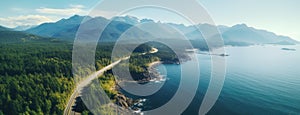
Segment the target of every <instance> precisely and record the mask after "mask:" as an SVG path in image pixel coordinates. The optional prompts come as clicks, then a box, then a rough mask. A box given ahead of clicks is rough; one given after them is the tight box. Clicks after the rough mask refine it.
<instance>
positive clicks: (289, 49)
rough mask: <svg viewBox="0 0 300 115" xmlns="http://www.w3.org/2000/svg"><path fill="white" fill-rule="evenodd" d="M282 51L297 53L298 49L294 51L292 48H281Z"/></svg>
mask: <svg viewBox="0 0 300 115" xmlns="http://www.w3.org/2000/svg"><path fill="white" fill-rule="evenodd" d="M281 50H286V51H296V49H292V48H281Z"/></svg>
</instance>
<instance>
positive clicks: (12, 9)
mask: <svg viewBox="0 0 300 115" xmlns="http://www.w3.org/2000/svg"><path fill="white" fill-rule="evenodd" d="M101 1H102V0H47V1H46V0H7V1H5V2H4V1H2V2H1V4H0V7H1V10H0V25H2V26H6V27H10V28H13V27H16V26H22V25H38V24H41V23H44V22H55V21H58V20H60V19H62V18H68V17H70V16H72V15H74V14H79V15H87V14H89V12H90V11H92V10H93V9H94V8H95V7H96V6H97V5H98V4H99V3H100V2H101ZM123 1H124V0H123ZM178 1H179V0H172V3H174V4H176V3H178V5H182V6H184V4H179V3H180V2H178ZM185 1H186V2H188V0H185ZM170 2H171V1H170ZM198 2H199V3H200V4H201V5H202V6H203V7H204V8H205V9H206V10H207V12H208V13H209V14H210V16H211V17H212V19H213V20H214V22H215V24H216V25H226V26H233V25H235V24H241V23H244V24H247V25H248V26H250V27H255V28H257V29H264V30H268V31H271V32H274V33H276V34H279V35H286V36H290V37H292V38H294V39H296V40H299V41H300V15H299V11H300V7H299V6H300V0H222V1H221V0H198ZM118 5H119V4H118V3H116V5H115V6H108V7H112V9H113V7H117V6H118ZM98 12H99V15H100V16H103V17H106V18H111V17H113V15H112V14H113V13H114V12H115V11H113V10H103V11H98ZM157 12H160V13H159V15H158V13H157ZM192 13H194V15H195V16H197V15H199V14H198V12H197V11H192ZM126 15H133V16H136V17H139V18H152V19H154V20H156V21H158V20H159V21H162V22H173V23H183V24H187V21H186V20H184V19H183V18H181V17H179V16H176V15H174V14H172V13H170V12H165V11H163V10H158V9H140V10H135V11H131V12H128V13H127V14H126Z"/></svg>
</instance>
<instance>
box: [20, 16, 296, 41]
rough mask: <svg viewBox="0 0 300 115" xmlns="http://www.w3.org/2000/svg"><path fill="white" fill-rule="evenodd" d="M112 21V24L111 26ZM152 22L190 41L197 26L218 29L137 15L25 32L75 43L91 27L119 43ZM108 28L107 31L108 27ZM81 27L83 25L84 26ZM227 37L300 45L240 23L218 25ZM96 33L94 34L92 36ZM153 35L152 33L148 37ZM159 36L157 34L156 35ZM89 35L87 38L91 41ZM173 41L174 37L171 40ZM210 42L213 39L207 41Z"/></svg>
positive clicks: (82, 19)
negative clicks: (138, 26) (82, 29)
mask: <svg viewBox="0 0 300 115" xmlns="http://www.w3.org/2000/svg"><path fill="white" fill-rule="evenodd" d="M109 22H110V23H109ZM144 22H148V23H151V24H153V26H149V29H151V30H153V31H157V34H160V33H164V34H169V35H170V36H174V33H172V32H170V31H168V30H166V29H164V28H165V26H171V27H174V28H176V29H178V30H179V31H181V32H182V33H183V34H184V35H185V36H186V37H187V38H188V39H190V40H201V39H202V40H203V39H204V38H203V37H202V35H201V33H200V32H199V31H198V30H196V27H199V28H201V29H210V28H214V27H215V26H213V25H209V24H199V25H194V26H185V25H182V24H174V23H160V22H154V21H153V20H151V19H141V20H139V19H138V18H136V17H133V16H124V17H114V18H112V19H106V18H104V17H94V18H92V17H89V16H79V15H74V16H72V17H70V18H68V19H61V20H59V21H57V22H54V23H44V24H41V25H39V26H37V27H34V28H30V29H28V30H26V31H25V32H27V33H31V34H35V35H39V36H45V37H55V38H59V39H62V40H70V41H72V40H74V38H75V35H76V32H77V30H78V28H79V26H80V24H82V25H85V26H86V27H89V28H88V29H89V31H91V32H95V30H96V29H99V28H101V29H105V30H104V32H103V33H102V36H101V38H100V39H101V40H104V41H115V40H117V39H118V38H119V37H120V35H122V33H124V32H125V31H126V30H128V29H129V28H131V27H133V26H134V25H136V24H141V23H144ZM107 24H108V26H107V27H106V28H105V27H104V26H105V25H107ZM82 25H81V26H82ZM217 27H218V28H219V30H220V32H221V35H222V37H223V38H224V43H225V45H254V44H281V45H293V44H298V43H299V42H298V41H296V40H293V39H292V38H290V37H287V36H280V35H276V34H275V33H272V32H268V31H266V30H259V29H255V28H253V27H248V26H247V25H245V24H237V25H234V26H232V27H227V26H217ZM91 34H92V33H91ZM128 35H129V36H128V37H132V38H134V37H146V36H147V33H145V32H143V31H141V30H139V29H135V30H132V33H131V34H128ZM148 36H149V34H148ZM154 36H155V35H154ZM88 37H89V36H88V35H87V39H88ZM170 38H171V37H170ZM207 39H210V38H207Z"/></svg>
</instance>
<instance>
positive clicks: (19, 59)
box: [0, 31, 176, 115]
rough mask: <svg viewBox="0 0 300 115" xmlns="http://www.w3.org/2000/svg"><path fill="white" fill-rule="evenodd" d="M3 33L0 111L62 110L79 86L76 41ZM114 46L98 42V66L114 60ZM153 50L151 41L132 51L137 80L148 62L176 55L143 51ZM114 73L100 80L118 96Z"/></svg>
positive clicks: (40, 111)
mask: <svg viewBox="0 0 300 115" xmlns="http://www.w3.org/2000/svg"><path fill="white" fill-rule="evenodd" d="M0 35H1V39H0V41H1V42H0V52H1V55H0V92H1V95H0V98H1V99H0V115H1V114H7V115H15V114H62V113H63V111H64V109H65V105H66V103H67V101H68V98H69V97H70V95H71V94H72V91H73V90H74V88H75V84H74V80H73V74H72V48H73V44H72V43H70V42H63V41H58V40H56V39H53V38H43V37H39V36H35V35H31V34H25V33H22V32H14V31H1V32H0ZM112 48H113V43H102V44H98V47H97V50H96V57H95V60H96V62H95V67H96V69H97V70H99V69H101V68H102V67H104V66H106V65H108V64H110V63H111V52H112ZM149 50H151V47H150V46H149V45H141V46H140V47H138V48H136V50H135V52H134V53H133V54H132V57H131V59H130V65H129V66H130V71H131V72H132V73H133V77H135V78H134V79H136V80H139V79H142V78H143V73H145V72H147V71H146V69H145V68H146V67H147V64H148V63H150V62H153V61H158V60H167V59H169V60H174V59H176V58H175V55H170V54H168V53H167V52H164V50H163V49H160V51H159V52H158V53H156V54H155V55H154V54H147V55H139V54H141V53H143V52H147V51H149ZM112 76H113V75H111V74H110V73H107V74H105V75H104V76H103V77H100V78H99V80H100V83H101V84H100V85H101V86H102V87H103V88H104V90H105V92H106V93H107V94H108V95H109V96H110V97H111V99H112V100H114V99H115V96H116V94H117V91H115V90H109V89H111V88H110V87H112V86H114V85H115V82H114V79H113V77H112Z"/></svg>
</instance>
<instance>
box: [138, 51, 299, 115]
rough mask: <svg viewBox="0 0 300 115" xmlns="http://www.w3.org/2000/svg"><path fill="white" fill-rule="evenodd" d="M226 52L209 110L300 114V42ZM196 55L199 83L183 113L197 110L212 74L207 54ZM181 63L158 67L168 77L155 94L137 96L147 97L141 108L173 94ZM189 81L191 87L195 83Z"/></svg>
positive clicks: (243, 114) (151, 106)
mask: <svg viewBox="0 0 300 115" xmlns="http://www.w3.org/2000/svg"><path fill="white" fill-rule="evenodd" d="M282 48H292V49H296V51H289V50H282ZM226 52H227V54H229V56H227V57H223V58H226V72H227V73H226V79H225V82H224V86H223V89H222V91H221V93H220V96H219V98H218V100H217V102H216V103H215V105H214V106H213V107H212V109H211V110H210V111H209V113H208V114H211V115H215V114H217V115H228V114H230V115H234V114H239V115H253V114H258V115H277V114H278V115H286V114H291V115H297V114H300V46H272V45H266V46H250V47H226ZM197 58H198V60H199V65H200V72H201V73H200V80H199V83H200V84H199V85H198V90H197V93H196V95H195V97H194V99H193V101H192V102H191V104H190V105H189V106H188V108H187V109H186V110H185V111H184V112H183V114H186V115H196V114H198V111H199V108H200V106H201V102H202V99H203V96H204V94H205V93H206V90H207V87H208V84H209V81H210V77H211V76H210V74H211V73H210V72H211V65H210V64H211V61H212V60H211V58H210V56H209V55H204V54H197ZM192 63H197V62H196V61H195V60H191V61H188V62H185V63H182V64H185V67H187V68H188V67H189V66H188V65H190V64H192ZM181 67H182V65H174V64H162V65H159V66H158V67H157V69H158V71H160V72H161V74H163V75H166V76H167V78H168V80H167V81H166V82H165V83H164V86H163V87H162V88H161V89H160V90H159V91H158V92H156V93H155V94H153V95H150V96H147V97H139V98H146V99H147V101H146V103H145V105H144V108H143V110H151V109H155V108H158V107H160V106H162V105H164V104H165V103H167V102H168V101H169V100H170V99H171V98H172V97H173V95H174V94H175V92H176V91H177V89H178V85H179V83H180V78H181V76H180V75H181V71H180V68H181ZM193 73H194V72H193V71H191V72H188V74H193ZM189 85H191V87H193V86H194V85H195V84H189ZM187 93H188V90H187ZM182 100H184V97H183V98H182Z"/></svg>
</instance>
